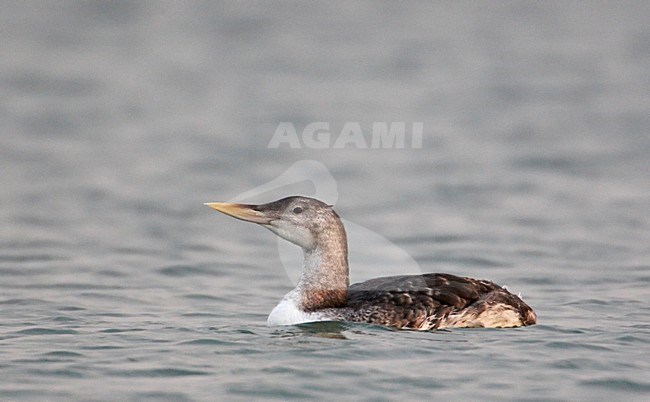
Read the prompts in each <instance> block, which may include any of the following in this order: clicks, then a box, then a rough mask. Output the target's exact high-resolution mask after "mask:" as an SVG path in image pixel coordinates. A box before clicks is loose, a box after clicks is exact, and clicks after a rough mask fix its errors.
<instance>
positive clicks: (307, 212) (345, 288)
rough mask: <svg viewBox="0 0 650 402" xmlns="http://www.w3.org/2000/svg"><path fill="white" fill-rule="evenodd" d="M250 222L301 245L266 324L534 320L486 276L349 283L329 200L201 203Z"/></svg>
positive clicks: (426, 326)
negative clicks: (298, 263) (293, 273)
mask: <svg viewBox="0 0 650 402" xmlns="http://www.w3.org/2000/svg"><path fill="white" fill-rule="evenodd" d="M205 205H207V206H209V207H210V208H213V209H215V210H217V211H219V212H222V213H224V214H227V215H230V216H233V217H235V218H237V219H241V220H244V221H247V222H254V223H257V224H260V225H262V226H264V227H265V228H267V229H269V230H271V231H272V232H273V233H275V234H276V235H278V236H280V237H281V238H283V239H285V240H288V241H290V242H291V243H294V244H296V245H298V246H300V247H301V248H302V250H303V254H304V267H303V272H302V275H301V277H300V280H299V281H298V285H297V286H296V288H295V289H293V290H292V291H291V292H289V293H287V294H286V295H285V296H284V298H283V299H282V301H281V302H280V303H279V304H278V305H277V306H276V307H275V308H274V309H273V311H271V314H270V315H269V318H268V325H270V326H274V325H293V324H299V323H305V322H315V321H351V322H363V323H371V324H378V325H386V326H390V327H395V328H408V329H415V330H430V329H438V328H452V327H456V328H460V327H493V328H494V327H519V326H524V325H533V324H535V323H536V322H537V315H536V314H535V312H534V311H533V310H532V309H531V308H530V307H529V306H528V305H527V304H526V303H524V302H523V301H522V300H521V299H520V298H519V297H518V296H516V295H514V294H512V293H510V292H508V291H507V290H506V289H505V288H503V287H501V286H499V285H497V284H495V283H493V282H490V281H485V280H479V279H472V278H467V277H459V276H456V275H451V274H440V273H435V274H434V273H431V274H422V275H400V276H388V277H382V278H375V279H370V280H368V281H365V282H362V283H356V284H353V285H350V284H349V275H348V244H347V237H346V234H345V228H344V227H343V223H342V222H341V219H340V218H339V216H338V215H337V213H336V212H335V211H334V210H333V209H332V207H331V206H330V205H327V204H325V203H323V202H321V201H319V200H316V199H314V198H308V197H301V196H293V197H287V198H283V199H281V200H278V201H274V202H271V203H268V204H261V205H252V204H233V203H218V202H215V203H206V204H205Z"/></svg>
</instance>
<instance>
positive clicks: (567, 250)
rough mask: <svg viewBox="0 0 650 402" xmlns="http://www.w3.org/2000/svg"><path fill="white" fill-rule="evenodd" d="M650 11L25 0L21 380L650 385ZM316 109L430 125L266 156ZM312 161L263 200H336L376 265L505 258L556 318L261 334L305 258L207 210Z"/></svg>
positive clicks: (12, 134)
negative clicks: (281, 132)
mask: <svg viewBox="0 0 650 402" xmlns="http://www.w3.org/2000/svg"><path fill="white" fill-rule="evenodd" d="M649 18H650V7H649V6H648V3H647V2H590V3H589V4H586V3H582V2H577V3H568V2H544V3H540V4H536V3H528V2H524V3H522V2H514V3H495V2H485V3H476V2H470V3H464V2H461V3H453V4H451V3H450V4H436V5H427V4H421V5H416V4H409V5H405V4H401V3H400V4H393V3H391V2H386V3H376V4H375V3H358V4H357V3H355V4H351V3H348V2H328V3H322V4H316V3H277V4H274V5H273V6H271V5H269V4H267V3H264V2H261V3H240V2H234V3H230V4H221V3H219V4H213V3H211V2H196V3H189V4H185V5H181V4H180V3H177V2H121V1H114V2H48V3H44V2H5V3H4V4H3V5H2V12H1V13H0V37H1V38H2V40H1V41H0V90H1V91H2V97H1V98H2V100H1V101H0V133H1V135H0V171H1V172H2V174H1V175H0V177H1V179H0V184H1V187H0V197H1V201H2V208H0V223H1V224H0V399H2V400H216V399H241V400H250V399H258V398H260V399H261V398H274V399H292V398H317V399H348V400H352V399H362V400H363V399H365V400H369V399H372V400H397V399H403V398H405V397H406V398H410V399H432V398H433V399H439V400H446V399H453V400H460V399H512V400H514V399H517V400H521V399H540V400H542V399H543V400H553V399H555V400H567V399H571V400H611V399H614V400H648V399H650V380H649V378H650V359H648V357H647V356H648V355H650V302H649V299H650V290H649V286H650V221H649V216H648V213H649V212H648V211H650V163H649V162H648V155H650V135H649V132H650V130H649V128H650V117H649V116H650V113H649V112H650V111H649V108H648V105H650V78H649V77H650V76H649V75H648V71H650V45H649V43H650V28H649V26H648V24H647V21H648V19H649ZM314 121H322V122H329V123H330V126H331V131H332V142H333V141H334V139H335V138H336V137H337V136H338V133H339V132H340V130H341V128H342V127H343V126H344V124H345V123H346V122H359V124H360V125H361V127H362V128H363V130H364V134H365V135H366V138H368V139H369V138H370V128H371V127H372V122H376V121H379V122H399V121H405V122H408V123H409V124H410V123H411V122H414V121H415V122H423V123H424V138H423V146H422V148H421V149H412V148H409V147H408V146H407V147H406V149H381V150H378V149H359V148H357V147H353V146H348V147H346V148H345V149H311V148H306V147H303V148H300V149H291V148H290V147H289V146H288V145H286V144H284V145H283V146H280V147H279V148H277V149H268V148H267V145H268V143H269V141H270V139H271V137H272V135H273V133H274V131H275V129H276V127H277V126H278V124H279V123H280V122H292V123H293V124H294V125H295V126H296V127H297V129H298V130H299V132H300V131H301V130H302V128H303V127H304V126H305V125H306V124H308V123H310V122H314ZM407 144H408V142H407ZM301 161H308V162H301ZM309 161H311V162H309ZM295 163H299V165H298V166H305V165H300V163H307V164H309V163H312V165H310V166H321V167H322V169H321V170H318V169H316V170H313V171H312V170H308V171H306V172H305V171H304V169H303V170H302V171H300V170H299V174H298V175H294V174H289V175H288V176H287V175H285V176H284V177H285V178H286V177H288V178H289V179H287V180H285V181H283V182H282V183H280V184H282V185H279V184H278V185H275V186H271V188H268V189H267V190H268V191H265V192H264V193H258V194H257V195H256V196H255V197H253V198H252V199H251V200H250V201H252V202H265V201H270V200H274V199H277V198H280V197H282V196H286V195H289V194H298V193H299V194H305V195H319V196H321V197H322V198H324V199H325V201H328V202H335V203H336V209H337V211H338V212H339V214H340V215H341V216H343V217H344V218H345V219H347V221H348V223H349V225H348V228H349V232H350V243H351V244H350V249H351V256H350V259H351V263H352V266H351V270H352V273H351V275H352V280H353V281H360V280H364V279H368V278H371V277H374V276H379V275H386V274H390V273H404V271H408V272H410V273H418V272H436V271H439V272H450V273H454V274H459V275H468V276H473V277H479V278H487V279H492V280H494V281H496V282H498V283H501V284H505V285H507V286H508V287H509V289H511V290H512V291H514V292H521V293H522V296H523V297H524V298H525V300H526V301H527V302H528V303H529V304H530V305H531V306H533V307H534V308H535V310H536V311H537V313H538V315H539V325H537V326H533V327H529V328H520V329H509V330H492V329H489V330H453V331H439V332H431V333H417V332H408V331H393V330H389V329H385V328H380V327H373V326H364V325H347V324H338V323H319V324H310V325H303V326H295V327H286V328H268V327H266V325H265V321H266V316H267V314H268V313H269V311H270V310H271V308H272V307H273V306H274V304H275V303H276V302H277V301H278V300H279V299H280V298H281V297H282V295H283V294H284V293H286V292H287V291H288V290H290V289H291V288H292V286H293V279H294V278H295V270H296V267H295V266H291V264H288V266H287V264H283V261H285V259H284V257H282V256H283V255H284V254H283V253H285V251H282V250H283V249H282V248H278V245H277V242H276V239H275V238H274V236H273V235H272V234H271V233H269V232H267V231H264V230H262V229H261V228H258V227H255V226H254V225H250V224H245V223H243V222H240V221H236V220H234V219H228V218H227V217H224V216H220V215H217V214H215V213H214V212H213V211H210V210H209V209H207V208H205V207H203V206H202V203H203V202H206V201H224V200H228V199H231V198H233V197H235V196H237V195H238V194H241V193H243V192H246V191H248V190H251V189H253V188H255V187H257V186H260V185H263V184H265V183H269V182H271V181H273V180H275V179H276V178H278V177H280V176H281V175H282V174H283V173H285V172H286V171H287V170H290V169H291V166H293V165H294V164H295ZM313 163H315V165H313ZM301 174H302V175H303V176H301ZM277 183H278V182H276V184H277ZM333 198H335V199H333ZM386 250H388V251H386ZM290 252H291V251H290ZM293 253H294V254H293V257H292V258H294V259H295V256H296V253H297V254H299V252H298V251H297V250H293ZM400 253H402V254H400ZM384 254H385V255H384ZM373 256H374V257H377V256H380V257H381V258H375V259H373ZM400 256H401V257H400ZM404 256H407V257H408V258H406V259H404V258H403V257H404ZM384 257H385V258H384ZM392 257H395V258H396V260H399V259H400V258H402V260H403V261H404V263H403V264H392V265H391V264H389V262H390V261H391V258H392ZM410 258H412V259H410ZM409 259H410V260H409ZM285 266H286V267H285Z"/></svg>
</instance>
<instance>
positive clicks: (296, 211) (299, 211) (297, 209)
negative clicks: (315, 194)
mask: <svg viewBox="0 0 650 402" xmlns="http://www.w3.org/2000/svg"><path fill="white" fill-rule="evenodd" d="M301 212H302V208H300V207H295V208H294V209H293V213H294V214H299V213H301Z"/></svg>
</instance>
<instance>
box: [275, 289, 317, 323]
mask: <svg viewBox="0 0 650 402" xmlns="http://www.w3.org/2000/svg"><path fill="white" fill-rule="evenodd" d="M294 295H295V293H294V292H293V291H292V292H289V293H287V295H286V296H284V298H283V299H282V301H281V302H280V303H279V304H278V305H277V306H275V308H274V309H273V310H272V311H271V314H269V318H268V319H267V320H266V325H268V326H269V327H275V326H278V325H295V324H301V323H304V322H316V321H326V320H323V317H322V315H321V314H318V313H308V312H306V311H302V310H300V309H299V308H298V306H297V305H296V302H295V301H294V300H293V296H294Z"/></svg>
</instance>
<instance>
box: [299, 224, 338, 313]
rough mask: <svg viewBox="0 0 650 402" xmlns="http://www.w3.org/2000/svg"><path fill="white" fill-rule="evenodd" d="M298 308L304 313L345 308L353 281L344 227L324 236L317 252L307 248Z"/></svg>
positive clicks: (300, 281)
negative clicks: (350, 277)
mask: <svg viewBox="0 0 650 402" xmlns="http://www.w3.org/2000/svg"><path fill="white" fill-rule="evenodd" d="M303 254H304V267H303V272H302V275H301V277H300V280H299V281H298V286H297V287H296V290H297V291H298V292H297V293H298V297H299V300H298V305H299V306H300V308H301V309H302V310H304V311H314V310H320V309H324V308H336V307H343V306H344V305H345V302H346V298H347V291H348V285H349V284H350V280H349V269H348V244H347V238H346V235H345V229H343V225H342V224H341V225H340V227H337V228H335V229H333V230H332V231H331V232H325V233H322V234H321V235H320V236H319V238H318V239H317V241H316V246H315V247H314V248H313V249H303Z"/></svg>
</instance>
